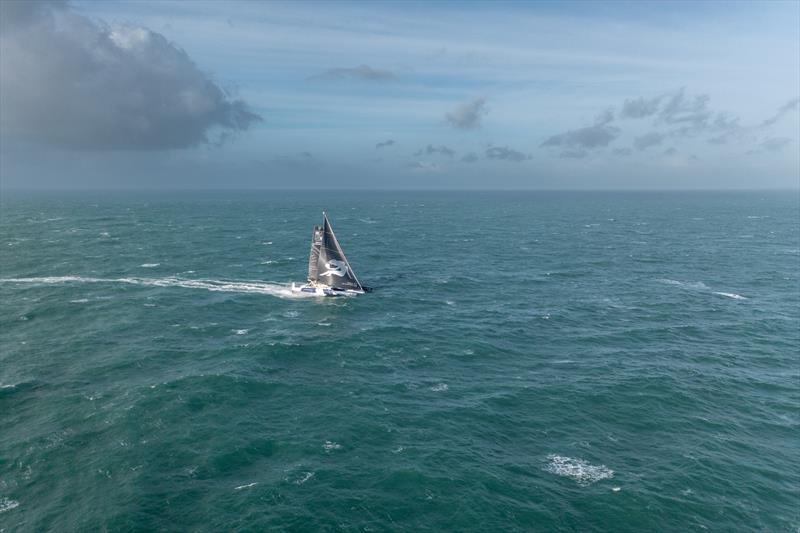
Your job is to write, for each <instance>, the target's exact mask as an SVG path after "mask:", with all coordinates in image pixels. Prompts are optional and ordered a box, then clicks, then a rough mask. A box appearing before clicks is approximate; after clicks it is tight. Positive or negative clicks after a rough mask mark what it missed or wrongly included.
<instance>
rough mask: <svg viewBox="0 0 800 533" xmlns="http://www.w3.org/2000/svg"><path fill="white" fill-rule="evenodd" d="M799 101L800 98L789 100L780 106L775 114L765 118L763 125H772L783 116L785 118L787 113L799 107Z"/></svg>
mask: <svg viewBox="0 0 800 533" xmlns="http://www.w3.org/2000/svg"><path fill="white" fill-rule="evenodd" d="M798 103H800V98H795V99H794V100H789V101H788V102H786V103H785V104H783V105H782V106H780V107H779V108H778V110H777V111H776V112H775V114H774V115H772V116H771V117H769V118H768V119H766V120H764V122H762V123H761V127H762V128H763V127H767V126H772V125H773V124H775V123H776V122H778V121H779V120H780V119H781V118H783V116H784V115H785V114H787V113H789V112H790V111H793V110H795V109H797V105H798Z"/></svg>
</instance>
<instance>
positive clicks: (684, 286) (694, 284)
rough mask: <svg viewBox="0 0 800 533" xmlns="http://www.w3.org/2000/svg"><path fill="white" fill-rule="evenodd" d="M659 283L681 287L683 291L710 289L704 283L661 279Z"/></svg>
mask: <svg viewBox="0 0 800 533" xmlns="http://www.w3.org/2000/svg"><path fill="white" fill-rule="evenodd" d="M658 281H659V282H660V283H664V284H666V285H675V286H678V287H681V288H682V289H695V290H707V289H708V285H706V284H705V283H703V282H702V281H678V280H674V279H659V280H658Z"/></svg>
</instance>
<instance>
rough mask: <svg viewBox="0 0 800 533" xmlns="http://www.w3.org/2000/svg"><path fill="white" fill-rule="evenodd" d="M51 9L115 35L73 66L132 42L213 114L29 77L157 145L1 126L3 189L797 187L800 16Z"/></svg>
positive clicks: (571, 7)
mask: <svg viewBox="0 0 800 533" xmlns="http://www.w3.org/2000/svg"><path fill="white" fill-rule="evenodd" d="M48 9H50V7H48ZM52 9H57V10H60V11H59V13H62V14H61V15H58V17H60V18H59V20H58V21H57V22H56V23H55V24H54V25H51V26H49V27H50V28H51V29H52V31H54V32H61V33H62V34H63V33H64V32H70V31H73V32H75V34H76V35H78V36H81V35H85V33H84V32H85V31H87V30H86V26H87V24H88V25H90V30H91V31H89V34H90V35H95V34H99V35H108V36H110V40H109V42H111V44H110V45H108V46H109V47H107V48H103V49H101V50H99V51H98V50H94V49H91V46H92V45H91V44H86V42H88V41H90V39H86V38H76V39H72V41H70V42H72V43H73V44H74V43H76V42H78V43H80V44H79V45H76V46H80V47H82V48H81V55H80V57H81V58H84V60H82V61H81V62H77V61H76V64H78V65H79V66H80V65H82V64H83V63H85V62H86V60H85V58H86V57H90V58H93V59H92V61H96V58H97V57H98V56H102V57H105V55H108V54H109V53H115V50H114V48H113V47H114V46H118V47H120V49H124V50H134V51H135V49H134V48H131V47H132V46H134V44H131V43H132V42H133V41H131V39H134V38H135V39H139V40H138V41H136V43H139V44H136V46H139V45H141V43H142V42H144V41H143V40H146V41H147V43H148V44H147V49H146V50H147V54H158V53H161V52H162V51H163V52H164V53H165V54H166V55H167V56H169V58H170V59H169V60H168V61H167V60H163V68H162V67H159V68H160V69H161V70H162V71H163V70H164V69H168V68H170V66H171V65H178V66H176V67H175V69H176V71H180V72H186V77H185V78H180V79H177V78H176V75H174V74H171V75H170V76H172V77H171V78H170V80H167V81H165V82H163V87H164V88H162V89H159V91H161V92H163V91H169V90H173V88H174V87H184V88H185V87H195V88H196V87H197V84H203V83H206V81H207V82H208V83H211V84H214V86H216V87H218V88H219V89H221V90H222V93H221V94H222V96H218V95H216V93H214V95H212V96H208V94H209V93H208V92H203V91H204V90H205V89H203V90H202V91H200V92H201V93H202V95H203V97H204V98H205V97H208V98H211V99H212V100H213V101H214V102H215V104H214V105H216V106H217V108H214V109H213V110H212V111H210V112H209V113H207V114H205V115H203V116H204V118H203V119H202V120H196V117H195V116H188V117H183V118H182V119H181V122H180V123H179V124H178V123H173V122H169V120H170V118H169V117H171V116H172V115H170V113H171V111H170V109H169V106H166V105H164V104H163V102H164V101H165V99H166V98H165V97H163V95H162V96H159V95H161V92H158V94H156V96H152V95H151V96H152V97H153V98H155V100H154V102H155V103H153V102H147V106H148V107H147V109H146V110H140V109H138V108H137V107H136V106H137V105H145V104H144V103H136V104H131V101H133V100H136V98H134V97H133V96H126V98H124V99H122V98H118V97H119V95H120V94H121V93H125V94H128V93H127V92H126V91H127V89H126V87H125V86H120V84H119V83H118V82H111V81H109V82H108V84H107V85H105V86H104V85H102V84H100V83H97V82H96V78H97V76H98V74H97V72H96V71H97V69H98V68H99V67H97V66H96V65H95V66H94V67H93V68H87V69H86V70H85V74H80V75H75V74H74V73H73V71H70V70H69V67H68V66H65V67H64V70H65V71H66V72H65V73H63V74H62V75H61V77H60V78H57V79H52V72H53V71H54V70H59V69H58V66H53V65H50V66H49V67H48V70H47V73H45V74H42V75H41V76H39V77H38V78H37V77H32V79H34V80H45V81H44V82H41V81H40V82H39V83H38V84H39V85H46V86H52V87H58V86H59V85H65V86H69V87H76V86H80V87H84V86H86V81H85V80H84V79H81V78H80V77H79V76H84V75H85V76H87V77H88V78H90V79H91V80H92V84H93V85H92V86H93V87H94V88H95V89H96V90H97V91H107V93H105V94H104V93H98V94H97V95H96V96H95V93H91V94H92V96H91V97H88V96H87V94H89V93H85V92H84V93H81V92H80V91H77V92H75V95H74V98H77V99H80V100H82V101H81V102H79V105H78V104H75V105H71V104H70V102H69V98H66V99H64V98H63V97H61V98H60V99H59V100H58V101H59V102H61V101H63V102H64V103H63V105H65V106H70V105H71V108H75V107H76V105H78V107H80V109H84V102H83V101H85V100H91V101H95V102H97V104H98V105H100V106H102V105H103V104H102V102H103V101H104V100H105V99H110V101H112V102H114V103H113V104H112V105H118V109H119V113H125V112H130V113H131V115H132V116H131V117H127V116H125V115H113V116H110V117H102V119H103V120H106V121H107V122H109V123H111V124H113V121H115V120H118V121H122V122H125V123H127V121H128V120H129V119H130V120H131V121H132V123H134V122H135V123H138V122H137V121H138V119H139V118H140V117H138V116H135V115H137V114H139V115H141V114H145V115H147V117H148V121H145V122H146V123H147V124H158V130H157V131H155V130H154V131H153V132H152V134H151V135H150V136H149V137H148V139H149V140H152V142H144V141H142V139H141V138H137V139H136V140H134V141H130V139H126V138H124V137H121V138H120V140H119V142H113V143H102V142H97V141H98V139H93V137H92V135H96V134H97V132H98V131H106V130H103V129H100V128H95V129H93V130H92V132H86V133H85V136H84V137H85V142H81V143H73V142H70V141H71V139H70V137H71V135H70V134H69V131H71V130H67V133H65V134H63V135H61V137H58V138H54V137H53V135H52V134H51V133H52V132H53V131H54V129H53V125H52V124H48V122H47V121H48V120H53V119H52V118H48V117H52V115H53V113H51V114H49V115H47V116H44V117H43V116H42V115H43V114H42V113H33V114H35V115H36V116H35V117H34V118H28V117H26V116H24V113H23V111H18V112H13V113H11V114H12V115H13V116H12V117H11V118H10V119H8V120H7V121H6V122H4V123H0V128H2V131H0V133H2V134H3V139H2V140H3V142H2V145H0V150H2V155H3V162H2V166H1V167H0V171H1V172H2V174H0V178H1V179H0V185H3V186H10V187H20V186H30V187H62V188H71V187H109V188H116V187H125V188H128V187H132V188H137V187H145V188H149V187H163V188H182V187H201V188H208V187H213V188H216V187H221V188H227V187H265V188H269V187H281V188H287V187H288V188H294V187H325V186H330V187H353V188H389V189H395V188H401V189H402V188H434V189H437V188H465V189H485V188H490V189H491V188H508V189H538V188H547V189H552V188H555V189H587V188H588V189H605V188H610V189H619V188H635V189H639V188H641V189H663V188H667V189H669V188H678V189H685V188H762V187H766V188H796V187H798V180H799V178H798V175H799V173H800V155H799V154H800V152H799V151H798V130H799V129H800V118H799V117H798V104H797V99H798V97H800V29H799V28H800V3H798V2H790V1H787V2H773V3H769V2H760V3H747V2H729V3H728V2H707V3H692V2H675V3H670V2H663V3H659V2H612V3H600V2H573V3H534V2H530V3H524V2H492V3H483V2H455V1H449V2H445V1H442V2H427V3H423V2H420V3H414V2H387V3H367V2H355V3H342V2H332V1H328V2H319V3H312V2H291V3H289V2H287V3H277V2H270V3H259V2H250V1H246V2H217V1H214V2H125V1H123V2H94V1H75V2H72V3H71V4H69V5H68V6H67V7H66V8H64V7H63V6H60V5H59V6H56V7H53V8H52ZM65 10H66V12H68V15H64V14H63V13H64V12H65ZM37 16H38V15H37ZM20 24H22V23H20ZM119 28H122V29H119ZM137 29H143V30H144V31H145V33H136V32H135V31H134V30H137ZM4 31H5V34H4V36H3V40H2V43H3V46H4V51H5V52H7V53H8V55H9V56H11V57H12V60H9V61H7V62H5V63H3V72H2V74H3V76H4V77H8V76H14V75H15V72H16V71H19V70H21V69H23V68H27V67H23V66H21V65H30V64H31V57H33V62H34V63H35V61H36V59H35V56H31V55H30V54H32V53H33V52H29V51H28V50H38V49H41V48H44V46H40V45H39V44H38V41H34V40H33V38H32V37H30V36H29V37H26V36H25V35H24V33H23V32H24V31H26V30H24V29H22V30H18V29H14V30H13V31H12V30H8V29H6V30H4ZM28 31H32V30H28ZM41 32H42V30H41V29H39V30H38V32H37V33H39V34H40V33H41ZM92 32H94V33H92ZM120 36H124V38H123V37H120ZM61 37H63V35H61V36H59V38H61ZM157 37H163V38H164V41H163V43H162V42H161V41H160V40H157ZM26 39H27V40H26ZM135 39H134V40H135ZM156 41H157V42H158V43H161V44H158V45H155V44H153V43H155V42H156ZM54 42H55V41H54ZM26 47H27V48H26ZM61 48H64V47H63V46H62V47H61ZM175 50H183V51H185V54H186V58H185V62H186V64H184V63H180V62H181V61H184V59H182V58H181V57H178V56H176V55H175ZM9 51H14V53H17V54H19V55H20V57H25V58H27V60H26V61H25V62H23V61H22V60H20V61H19V62H14V61H13V58H14V57H15V56H14V55H13V54H12V53H10V52H9ZM23 53H24V54H28V55H24V54H23ZM173 56H174V57H173ZM63 57H64V59H63V60H62V62H63V63H65V64H71V62H72V61H73V60H72V56H70V55H68V54H66V53H65V54H63ZM148 58H149V60H152V57H151V56H148ZM0 60H2V58H0ZM119 61H124V58H123V59H120V60H119ZM158 61H162V60H161V59H159V60H158ZM175 62H178V63H175ZM99 64H102V65H106V64H108V63H107V62H101V63H99ZM115 64H116V63H115ZM159 65H162V63H159ZM190 65H193V67H192V66H190ZM194 67H196V69H197V71H198V72H194V71H192V68H194ZM128 70H129V71H130V72H138V71H137V70H135V69H128ZM157 70H158V69H145V70H142V72H143V74H142V76H145V75H146V76H148V79H147V82H146V84H145V82H143V81H141V80H140V82H141V83H142V84H145V85H147V86H159V87H161V85H158V84H160V83H162V80H159V79H158V77H157V76H158V72H157ZM80 72H84V71H80ZM123 72H127V71H123ZM200 73H202V76H206V77H207V80H205V79H203V80H201V79H200V78H199V77H198V76H200V75H201V74H200ZM120 77H124V76H122V75H121V74H119V73H118V72H117V73H113V75H109V76H108V78H109V79H113V80H118V79H119V78H120ZM150 77H152V78H150ZM23 78H24V77H23ZM176 79H177V81H176ZM186 80H189V81H186ZM8 83H10V82H8ZM130 84H131V85H132V86H136V84H137V80H135V79H133V80H131V81H130ZM192 84H194V85H192ZM20 87H22V83H21V82H20V83H19V84H17V86H15V87H11V88H10V86H9V87H3V91H0V105H2V106H5V109H3V111H8V108H9V106H10V105H11V104H12V103H15V102H16V100H14V97H15V95H14V93H13V91H19V92H24V93H25V96H26V97H27V95H28V93H29V91H28V90H27V89H25V88H24V87H23V88H20ZM174 90H178V89H174ZM193 90H194V89H193ZM2 92H6V93H7V94H10V95H11V96H10V97H8V98H5V99H3V98H2ZM141 92H143V91H141V90H137V91H133V90H131V91H130V95H139V93H141ZM144 92H145V93H146V92H148V91H146V90H145V91H144ZM212 92H213V91H212ZM185 93H186V91H185V90H183V92H181V93H180V94H183V95H184V96H185ZM109 94H110V96H109ZM198 94H200V93H198ZM167 96H170V95H167ZM173 96H174V95H173ZM43 97H48V95H44V96H43ZM142 98H149V97H145V96H142V97H141V98H139V99H140V100H141V99H142ZM116 99H118V100H116ZM29 100H30V101H31V102H33V103H29V104H28V105H29V106H30V107H31V108H32V109H33V110H34V111H37V110H38V108H39V107H40V106H37V105H35V100H32V99H30V98H29ZM54 101H55V100H54ZM138 101H139V100H136V102H138ZM192 101H197V99H196V98H195V99H194V100H192ZM203 101H204V102H205V100H203ZM235 101H239V102H240V103H241V106H242V107H241V109H239V108H236V107H231V106H232V103H233V102H235ZM159 102H160V103H159ZM53 105H56V104H53ZM198 105H199V104H198ZM237 105H238V104H237ZM162 108H163V109H162ZM15 109H23V110H24V109H25V106H23V105H15ZM204 109H205V108H204ZM159 110H162V111H159ZM245 110H246V111H245ZM100 112H101V111H98V112H97V113H95V111H93V110H92V109H90V108H88V107H87V109H86V110H85V111H82V114H80V115H78V114H71V115H68V116H64V117H60V118H59V122H58V123H57V126H59V127H60V126H61V125H63V124H64V123H65V122H67V121H75V122H78V123H79V124H76V126H75V128H76V129H77V130H80V129H81V128H82V127H84V126H85V125H86V122H85V121H84V119H83V117H86V119H85V120H92V117H94V116H96V115H98V114H99V113H100ZM159 112H163V113H165V114H166V115H165V116H157V115H156V113H159ZM237 113H238V114H237ZM246 113H251V114H252V116H256V115H257V116H258V117H260V120H259V119H254V120H250V119H249V118H248V117H249V116H251V115H247V114H246ZM56 114H58V115H60V113H56ZM184 118H185V120H184ZM0 120H2V117H0ZM29 124H36V125H37V126H36V127H40V128H42V129H45V128H46V129H47V131H48V132H50V133H48V134H47V135H44V134H40V133H41V132H37V130H36V128H34V127H33V126H28V125H29ZM108 127H109V126H107V125H104V128H106V129H107V128H108ZM142 127H144V126H142ZM180 128H194V130H191V131H188V130H187V131H184V130H180ZM166 130H168V131H169V132H170V136H169V138H167V139H166V140H164V142H163V143H161V136H163V135H162V134H163V132H164V131H166ZM220 134H224V135H223V137H222V142H217V141H218V140H219V139H220ZM76 135H77V137H80V138H81V139H84V137H81V135H82V134H81V133H79V134H76ZM110 135H111V137H113V136H114V135H116V133H112V134H110ZM198 135H199V136H200V137H203V138H205V139H207V141H208V142H205V141H202V140H201V141H198V140H197V139H198ZM77 137H76V138H77ZM109 138H110V137H109V134H105V135H104V136H103V139H109Z"/></svg>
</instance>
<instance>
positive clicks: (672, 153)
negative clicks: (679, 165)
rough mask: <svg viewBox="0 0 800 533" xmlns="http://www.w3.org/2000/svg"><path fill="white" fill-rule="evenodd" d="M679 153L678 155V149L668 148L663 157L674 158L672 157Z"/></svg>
mask: <svg viewBox="0 0 800 533" xmlns="http://www.w3.org/2000/svg"><path fill="white" fill-rule="evenodd" d="M677 153H678V149H677V148H675V147H674V146H673V147H670V148H667V149H666V150H664V152H663V155H666V156H672V155H675V154H677Z"/></svg>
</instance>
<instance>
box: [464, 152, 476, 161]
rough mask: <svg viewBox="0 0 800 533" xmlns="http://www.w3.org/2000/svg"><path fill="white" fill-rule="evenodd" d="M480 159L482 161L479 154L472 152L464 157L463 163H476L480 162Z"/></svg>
mask: <svg viewBox="0 0 800 533" xmlns="http://www.w3.org/2000/svg"><path fill="white" fill-rule="evenodd" d="M478 159H480V158H479V157H478V154H476V153H475V152H470V153H468V154H466V155H465V156H464V157H462V158H461V161H463V162H464V163H475V162H477V161H478Z"/></svg>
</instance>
